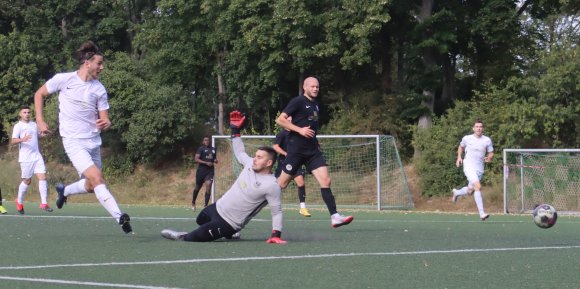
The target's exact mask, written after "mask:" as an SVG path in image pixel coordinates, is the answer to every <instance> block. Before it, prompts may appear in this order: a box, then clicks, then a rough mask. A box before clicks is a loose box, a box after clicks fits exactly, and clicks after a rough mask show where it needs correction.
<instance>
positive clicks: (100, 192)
mask: <svg viewBox="0 0 580 289" xmlns="http://www.w3.org/2000/svg"><path fill="white" fill-rule="evenodd" d="M95 196H96V197H97V200H99V202H100V203H101V205H102V206H103V207H104V208H105V209H106V210H107V211H108V212H109V214H111V216H112V217H113V218H115V220H117V223H119V218H120V217H121V214H122V213H121V209H119V205H117V201H116V200H115V197H113V195H111V192H109V190H108V189H107V186H105V184H100V185H98V186H96V187H95Z"/></svg>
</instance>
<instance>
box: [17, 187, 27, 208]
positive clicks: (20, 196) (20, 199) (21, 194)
mask: <svg viewBox="0 0 580 289" xmlns="http://www.w3.org/2000/svg"><path fill="white" fill-rule="evenodd" d="M26 190H28V185H27V184H25V183H24V182H21V183H20V186H18V202H19V203H21V204H22V202H23V200H24V195H26Z"/></svg>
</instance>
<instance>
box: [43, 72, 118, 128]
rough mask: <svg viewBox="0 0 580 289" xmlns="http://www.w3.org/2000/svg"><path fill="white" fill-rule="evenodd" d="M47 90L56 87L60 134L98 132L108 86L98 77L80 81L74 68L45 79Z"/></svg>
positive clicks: (106, 105) (49, 91) (107, 106)
mask: <svg viewBox="0 0 580 289" xmlns="http://www.w3.org/2000/svg"><path fill="white" fill-rule="evenodd" d="M46 88H47V89H48V93H50V94H52V93H55V92H57V91H59V92H60V93H59V95H58V101H59V106H58V110H59V113H58V119H59V126H60V135H61V136H62V137H69V138H92V137H95V136H98V135H99V134H100V131H99V130H98V129H97V119H98V118H99V111H103V110H107V109H109V102H108V96H107V90H106V89H105V87H104V86H103V84H101V82H100V81H98V80H96V79H94V80H89V81H83V80H82V79H81V78H80V77H79V76H78V73H77V71H74V72H67V73H58V74H56V75H55V76H54V77H52V78H51V79H49V80H48V81H47V82H46Z"/></svg>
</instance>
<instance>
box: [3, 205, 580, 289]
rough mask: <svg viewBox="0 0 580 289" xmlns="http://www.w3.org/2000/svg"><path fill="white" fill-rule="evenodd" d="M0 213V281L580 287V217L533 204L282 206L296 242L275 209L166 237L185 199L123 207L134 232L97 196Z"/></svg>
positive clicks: (181, 222) (187, 220) (185, 215)
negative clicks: (209, 234) (279, 238)
mask: <svg viewBox="0 0 580 289" xmlns="http://www.w3.org/2000/svg"><path fill="white" fill-rule="evenodd" d="M4 205H5V207H6V208H8V209H9V213H8V214H7V215H0V246H1V248H2V252H1V253H0V288H7V289H8V288H10V289H12V288H18V289H27V288H44V289H50V288H61V289H62V288H64V289H66V288H148V289H149V288H220V289H227V288H276V289H281V288H300V289H303V288H309V289H315V288H316V289H318V288H526V289H530V288H578V286H579V285H578V284H580V282H579V280H580V277H579V273H578V272H580V261H579V260H580V219H579V218H577V217H569V216H560V219H559V220H558V223H557V224H556V226H554V227H553V228H551V229H547V230H543V229H540V228H538V227H536V226H535V225H534V223H533V222H532V220H531V216H529V215H492V217H491V218H490V219H489V220H488V221H485V222H482V221H480V220H479V218H478V216H477V215H465V214H436V213H420V212H377V211H351V212H347V211H345V212H343V213H350V214H353V215H354V216H355V220H354V221H353V223H352V224H350V225H348V226H344V227H341V228H338V229H332V228H331V227H330V219H329V216H328V213H327V212H326V211H323V210H314V211H312V213H313V217H312V218H303V217H301V216H300V215H299V214H298V212H297V211H296V210H293V209H292V210H290V209H286V210H284V232H283V237H284V238H285V239H286V240H287V241H288V244H286V245H273V244H266V243H265V240H266V239H267V237H268V236H269V233H270V228H271V227H270V226H271V222H270V212H269V211H268V210H265V211H263V212H262V213H260V214H259V215H258V216H257V217H256V218H255V219H254V220H253V221H252V222H250V223H249V225H248V226H247V227H246V228H245V229H244V230H243V231H242V240H239V241H217V242H212V243H188V242H175V241H169V240H165V239H163V238H162V237H161V236H160V231H161V230H162V229H164V228H173V229H176V230H183V231H189V230H191V229H193V228H195V227H196V226H197V225H196V224H195V220H194V217H195V215H196V213H197V212H195V213H194V212H192V211H191V210H189V209H187V208H184V207H180V208H178V207H149V206H121V207H122V208H123V209H124V210H125V211H126V212H127V213H129V214H130V215H131V217H132V224H133V229H134V231H135V234H132V235H125V234H124V233H123V232H122V231H121V228H120V227H119V226H118V225H117V224H116V223H115V222H114V220H113V219H112V218H110V217H109V216H108V214H107V213H106V211H105V210H104V209H103V208H102V207H101V206H100V205H98V204H74V203H71V204H67V205H65V207H64V208H63V209H62V210H57V209H55V211H54V212H53V213H45V212H41V211H40V210H39V209H38V207H37V206H38V204H34V203H25V209H26V211H27V214H26V215H24V216H20V215H17V213H16V210H15V208H14V204H13V203H11V202H6V203H5V204H4Z"/></svg>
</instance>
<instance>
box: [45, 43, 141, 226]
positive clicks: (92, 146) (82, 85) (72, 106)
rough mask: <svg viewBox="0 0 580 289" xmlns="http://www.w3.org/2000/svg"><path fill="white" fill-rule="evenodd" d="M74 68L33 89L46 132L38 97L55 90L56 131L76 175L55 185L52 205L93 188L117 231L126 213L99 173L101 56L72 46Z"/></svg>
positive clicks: (103, 94)
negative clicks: (56, 102)
mask: <svg viewBox="0 0 580 289" xmlns="http://www.w3.org/2000/svg"><path fill="white" fill-rule="evenodd" d="M75 57H76V59H77V60H78V61H79V64H80V66H79V69H78V70H77V71H73V72H68V73H57V74H56V75H55V76H54V77H52V78H51V79H49V80H48V81H47V82H46V83H45V84H44V85H42V87H40V88H39V89H38V91H36V93H35V94H34V108H35V112H36V121H37V123H38V129H39V131H40V134H41V135H42V134H46V133H49V129H48V125H47V124H46V122H45V121H44V117H43V114H42V111H43V107H44V97H47V96H48V95H50V94H53V93H55V92H59V95H58V102H59V106H58V109H59V114H58V119H59V131H60V136H61V137H62V143H63V146H64V149H65V151H66V154H67V155H68V157H69V159H70V160H71V162H72V164H73V166H74V167H75V168H76V170H77V172H78V173H79V176H81V177H82V178H81V179H80V180H79V181H77V182H75V183H72V184H69V185H67V186H64V185H63V184H58V185H57V186H56V190H57V192H58V199H57V200H56V206H57V208H59V209H60V208H62V206H63V205H64V203H65V202H66V200H67V198H68V197H69V196H71V195H75V194H86V193H94V194H95V196H96V197H97V199H98V200H99V202H100V203H101V205H102V206H103V207H104V208H105V209H106V210H107V211H108V212H109V214H111V216H112V217H113V218H114V219H115V220H116V221H117V223H118V224H119V225H121V228H122V229H123V232H125V233H130V232H132V231H133V230H132V228H131V225H130V223H129V221H130V218H129V215H127V214H125V213H123V212H121V209H119V206H118V205H117V201H116V200H115V198H114V197H113V195H112V194H111V192H110V191H109V189H108V188H107V186H106V184H105V180H104V179H103V174H102V172H101V135H100V134H101V131H103V130H107V129H109V128H110V127H111V121H110V120H109V112H108V109H109V103H108V95H107V91H106V89H105V87H104V86H103V84H101V82H100V81H99V75H100V73H101V71H102V70H103V69H104V65H103V55H102V54H101V52H100V50H99V48H98V47H97V46H96V45H95V44H94V43H93V42H91V41H88V42H85V43H83V44H82V45H81V47H80V48H79V49H78V50H77V51H76V54H75Z"/></svg>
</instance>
